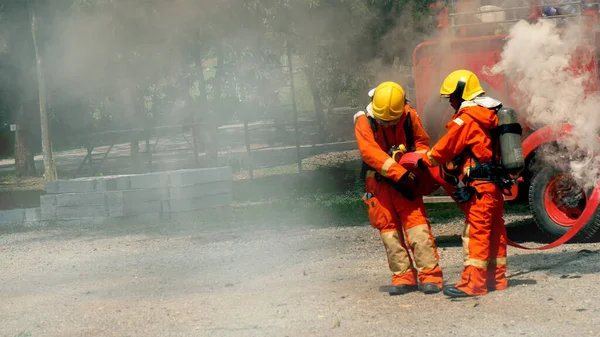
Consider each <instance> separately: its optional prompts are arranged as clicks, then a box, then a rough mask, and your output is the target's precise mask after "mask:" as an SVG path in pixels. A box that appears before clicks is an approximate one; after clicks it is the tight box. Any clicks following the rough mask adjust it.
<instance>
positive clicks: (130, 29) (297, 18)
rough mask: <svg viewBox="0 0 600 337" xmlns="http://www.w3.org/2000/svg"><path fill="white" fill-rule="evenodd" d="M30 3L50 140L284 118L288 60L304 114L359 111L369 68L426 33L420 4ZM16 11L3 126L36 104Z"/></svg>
mask: <svg viewBox="0 0 600 337" xmlns="http://www.w3.org/2000/svg"><path fill="white" fill-rule="evenodd" d="M32 3H34V4H35V5H36V6H37V8H38V10H37V12H38V13H39V17H40V19H39V21H40V22H39V25H40V28H39V29H38V31H39V32H40V36H39V40H40V45H41V55H42V58H43V60H44V65H45V73H46V76H47V80H46V82H47V85H48V92H49V105H50V107H49V108H50V112H51V115H52V117H53V119H54V124H53V125H54V127H55V128H59V130H57V131H55V132H54V137H55V138H60V137H63V138H64V137H74V136H76V135H86V134H88V133H90V132H98V131H106V130H113V129H127V128H134V127H144V126H154V125H164V124H178V123H186V122H189V121H190V120H191V119H192V118H194V119H196V120H200V121H211V122H214V123H216V124H224V123H227V122H230V121H233V120H248V119H249V120H256V119H264V118H275V119H281V118H286V116H289V115H286V114H289V109H287V108H285V107H284V106H285V105H287V104H289V99H290V98H289V95H286V94H285V92H286V90H287V89H286V88H288V86H289V73H288V69H287V68H286V65H287V59H286V55H287V54H286V53H287V52H288V51H291V52H292V53H293V56H294V57H293V64H294V74H295V79H296V80H297V82H302V83H306V81H307V79H305V78H304V71H305V70H307V71H310V74H312V75H313V76H312V78H310V79H308V80H309V81H312V82H311V83H307V85H313V86H312V89H314V90H311V91H308V89H305V90H304V91H303V89H302V88H300V89H298V90H297V92H301V93H304V94H302V95H304V96H306V95H307V94H308V93H311V94H312V96H313V101H314V104H312V103H313V102H311V103H309V104H307V106H306V107H302V110H308V109H311V108H315V107H316V106H317V105H319V106H321V107H322V108H333V107H335V106H340V105H346V106H347V105H350V106H356V105H358V104H360V103H361V101H362V97H363V96H364V95H363V93H364V92H365V91H366V90H367V89H368V88H369V87H371V86H373V85H374V83H373V81H374V79H375V72H376V71H375V70H377V69H376V67H374V66H373V64H374V62H373V61H374V60H381V61H382V62H380V63H377V62H375V63H376V64H379V65H381V64H383V66H384V67H389V66H391V65H393V64H394V62H395V55H404V54H406V53H407V52H408V51H410V50H411V49H412V45H414V44H415V43H416V42H418V41H416V39H414V38H413V37H414V36H415V34H416V33H415V32H421V33H424V32H426V31H427V29H428V27H429V26H428V24H427V22H428V21H427V20H425V18H426V17H427V6H428V4H429V1H424V0H377V1H375V0H327V1H325V0H224V1H209V0H201V1H197V0H162V1H141V0H48V1H45V2H42V1H39V0H35V1H32ZM25 6H26V2H23V1H17V0H10V1H5V3H4V4H3V6H2V8H0V13H2V16H1V17H0V25H2V27H3V29H2V31H1V32H0V70H2V76H1V78H0V93H3V95H0V106H2V107H3V108H2V109H1V111H2V114H1V115H0V118H2V120H0V124H2V123H3V122H4V121H5V120H7V119H11V118H13V117H12V114H11V113H12V112H11V111H14V110H15V109H16V108H15V107H16V106H18V101H22V100H24V99H25V100H31V99H33V98H31V97H35V90H33V89H32V88H35V85H34V83H35V79H34V77H32V76H31V75H33V74H34V73H35V72H34V69H35V67H34V64H33V62H34V61H33V56H32V53H33V50H32V48H31V46H30V45H29V44H28V39H26V38H24V37H23V36H25V35H24V34H26V32H27V29H26V28H27V27H26V26H27V24H26V23H27V21H26V20H23V18H24V16H23V15H25V14H26V8H25ZM4 28H5V29H4ZM398 30H400V32H398ZM392 38H393V39H394V41H393V42H391V41H390V39H392ZM18 41H25V42H23V43H20V44H15V43H17V42H18ZM409 46H410V47H409ZM10 69H20V70H19V73H20V74H28V76H16V77H17V79H19V81H20V82H19V83H20V84H19V85H18V87H19V88H23V89H27V90H21V92H15V90H13V89H14V88H13V87H14V81H13V79H14V78H15V76H7V75H6V74H10V73H11V72H10V71H11V70H10ZM287 92H289V90H287ZM302 95H301V96H302ZM27 97H29V98H27ZM317 117H318V116H317ZM75 138H76V137H75Z"/></svg>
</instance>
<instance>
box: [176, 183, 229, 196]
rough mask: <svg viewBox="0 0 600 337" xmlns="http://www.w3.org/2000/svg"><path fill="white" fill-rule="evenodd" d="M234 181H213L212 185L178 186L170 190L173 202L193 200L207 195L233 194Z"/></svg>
mask: <svg viewBox="0 0 600 337" xmlns="http://www.w3.org/2000/svg"><path fill="white" fill-rule="evenodd" d="M231 190H232V181H231V180H223V181H213V182H210V183H204V184H197V185H187V186H177V187H170V188H169V195H170V199H171V200H181V199H192V198H198V197H202V196H207V195H215V194H223V193H231Z"/></svg>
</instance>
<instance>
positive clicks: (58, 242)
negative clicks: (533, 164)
mask: <svg viewBox="0 0 600 337" xmlns="http://www.w3.org/2000/svg"><path fill="white" fill-rule="evenodd" d="M512 220H521V219H512ZM216 227H217V226H215V227H213V228H209V227H206V226H204V225H202V226H201V225H178V226H176V227H169V228H163V227H161V226H154V227H151V226H147V227H143V228H137V229H131V230H127V231H124V230H114V229H112V230H111V229H103V230H95V229H85V230H81V229H46V230H37V231H30V232H22V233H5V234H2V235H0V256H1V257H2V264H1V265H0V266H1V268H0V285H1V286H0V336H8V337H14V336H19V337H24V336H47V337H53V336H61V337H63V336H119V337H123V336H165V337H166V336H408V335H410V334H414V335H418V336H511V337H514V336H563V335H570V336H597V335H600V292H599V291H598V284H599V283H600V274H599V272H600V254H598V252H599V251H600V250H599V249H600V244H581V245H580V244H577V245H565V246H562V247H559V248H558V249H555V250H552V251H547V252H543V253H539V252H525V251H520V250H516V249H511V250H510V251H509V275H510V285H511V287H510V288H509V289H508V290H506V291H502V292H496V293H490V294H489V295H487V296H484V297H480V298H472V299H465V300H457V301H451V300H449V299H448V298H446V297H445V296H443V295H442V294H438V295H429V296H425V295H423V294H422V293H412V294H408V295H404V296H397V297H390V296H388V295H387V294H385V293H380V292H378V287H379V286H380V285H385V284H387V282H388V281H389V276H390V275H389V272H388V270H387V267H386V261H385V256H384V252H383V248H382V246H381V244H380V241H379V238H378V236H377V233H376V232H375V231H374V230H372V229H371V228H370V227H367V226H364V227H351V228H325V229H315V228H305V227H303V228H295V229H294V228H286V229H278V230H275V229H268V228H257V227H247V228H239V227H237V228H236V227H225V226H219V227H218V228H216ZM460 230H461V224H460V223H450V224H435V225H434V231H435V235H436V237H437V239H438V244H439V246H440V254H441V264H442V267H443V269H444V272H445V278H446V281H447V282H448V283H453V282H455V281H456V280H457V278H458V275H459V272H460V269H461V253H460V240H459V239H458V238H457V235H459V233H460Z"/></svg>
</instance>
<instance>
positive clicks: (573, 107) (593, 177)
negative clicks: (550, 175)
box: [491, 20, 600, 187]
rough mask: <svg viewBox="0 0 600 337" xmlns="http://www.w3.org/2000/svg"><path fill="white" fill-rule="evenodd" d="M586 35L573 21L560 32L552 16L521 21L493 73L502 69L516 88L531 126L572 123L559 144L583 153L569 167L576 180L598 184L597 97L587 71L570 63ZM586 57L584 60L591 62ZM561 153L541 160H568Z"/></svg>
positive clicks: (599, 128) (599, 102)
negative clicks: (588, 91) (589, 88)
mask: <svg viewBox="0 0 600 337" xmlns="http://www.w3.org/2000/svg"><path fill="white" fill-rule="evenodd" d="M584 39H585V33H584V32H583V31H582V27H581V26H579V25H577V24H570V25H568V26H567V28H566V29H564V31H562V32H561V30H560V29H558V28H557V27H556V21H554V20H543V21H540V22H538V23H536V24H529V23H527V22H525V21H521V22H519V23H517V24H516V25H515V26H514V27H513V28H512V29H511V31H510V34H509V39H508V42H507V44H506V46H505V48H504V51H503V52H502V61H501V62H499V63H498V64H497V65H496V66H495V67H494V68H493V69H491V71H492V72H495V73H504V74H505V75H506V76H507V77H508V79H509V81H510V83H512V84H513V85H514V86H515V88H516V90H517V93H516V94H517V95H519V98H518V99H519V101H520V104H519V106H520V108H521V109H522V111H520V113H521V114H522V115H523V116H525V119H526V121H527V122H528V123H529V124H530V125H533V126H542V125H561V124H570V125H572V126H573V132H572V134H571V135H570V136H569V137H567V138H565V139H562V140H561V141H560V142H559V145H561V146H564V147H565V148H566V150H567V152H568V153H570V154H572V153H576V152H577V153H578V152H579V151H582V152H583V155H582V156H581V157H580V158H577V159H571V160H570V162H568V166H570V169H571V170H572V172H573V174H574V175H575V178H576V179H577V180H578V182H579V183H580V184H583V185H585V186H586V187H591V186H593V185H595V184H596V181H597V179H598V177H599V172H598V167H600V157H598V156H597V155H595V154H598V153H600V143H599V142H598V136H599V135H600V119H599V118H598V107H599V106H600V95H599V94H598V93H596V92H594V93H593V94H589V95H587V96H586V95H585V90H586V82H587V81H588V80H589V79H590V78H589V76H590V74H589V73H588V72H582V73H580V74H577V73H574V72H573V71H572V68H571V67H570V65H571V64H572V62H573V61H574V55H583V54H579V48H582V47H583V46H584V43H585V42H586V41H585V40H584ZM576 51H577V52H576ZM590 55H591V54H589V55H588V56H586V57H588V59H587V60H585V59H584V61H590V60H591V59H589V57H590ZM584 63H587V62H584ZM592 76H593V75H592ZM551 152H552V153H551ZM561 152H563V153H556V151H546V153H544V159H545V160H546V161H550V162H551V163H553V164H558V165H563V164H566V163H565V160H564V159H560V158H562V157H564V154H565V153H564V151H561Z"/></svg>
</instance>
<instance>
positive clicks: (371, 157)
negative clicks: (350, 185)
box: [354, 104, 429, 181]
mask: <svg viewBox="0 0 600 337" xmlns="http://www.w3.org/2000/svg"><path fill="white" fill-rule="evenodd" d="M404 112H405V113H404V115H403V116H402V117H401V118H400V120H399V121H398V123H397V124H395V125H390V126H385V127H384V126H383V125H380V124H378V125H377V130H376V131H375V133H374V132H373V129H372V128H371V125H370V123H369V120H368V119H367V114H365V113H364V112H362V111H361V112H359V113H357V114H356V115H355V116H354V133H355V135H356V141H357V143H358V149H359V151H360V155H361V156H362V158H363V160H364V161H365V163H367V165H369V166H371V167H372V168H373V169H374V170H376V171H377V172H378V173H379V174H381V175H382V176H383V177H387V178H390V179H392V180H394V181H399V180H400V179H402V177H404V175H405V174H407V173H408V171H407V170H406V169H405V168H404V167H402V166H401V165H400V164H398V163H397V162H396V161H394V159H392V158H391V157H390V155H389V154H388V151H389V149H390V148H391V147H392V146H394V145H396V146H400V145H401V144H404V146H406V148H408V146H407V144H406V134H405V132H404V122H405V121H406V118H407V116H408V115H409V114H410V117H411V122H412V129H413V136H414V145H415V148H416V152H420V153H426V152H427V151H429V135H427V133H426V132H425V129H424V128H423V126H422V125H421V120H420V119H419V115H418V114H417V112H416V111H415V109H413V108H412V107H410V106H409V105H408V104H407V105H406V106H405V108H404ZM398 160H399V159H398Z"/></svg>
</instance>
